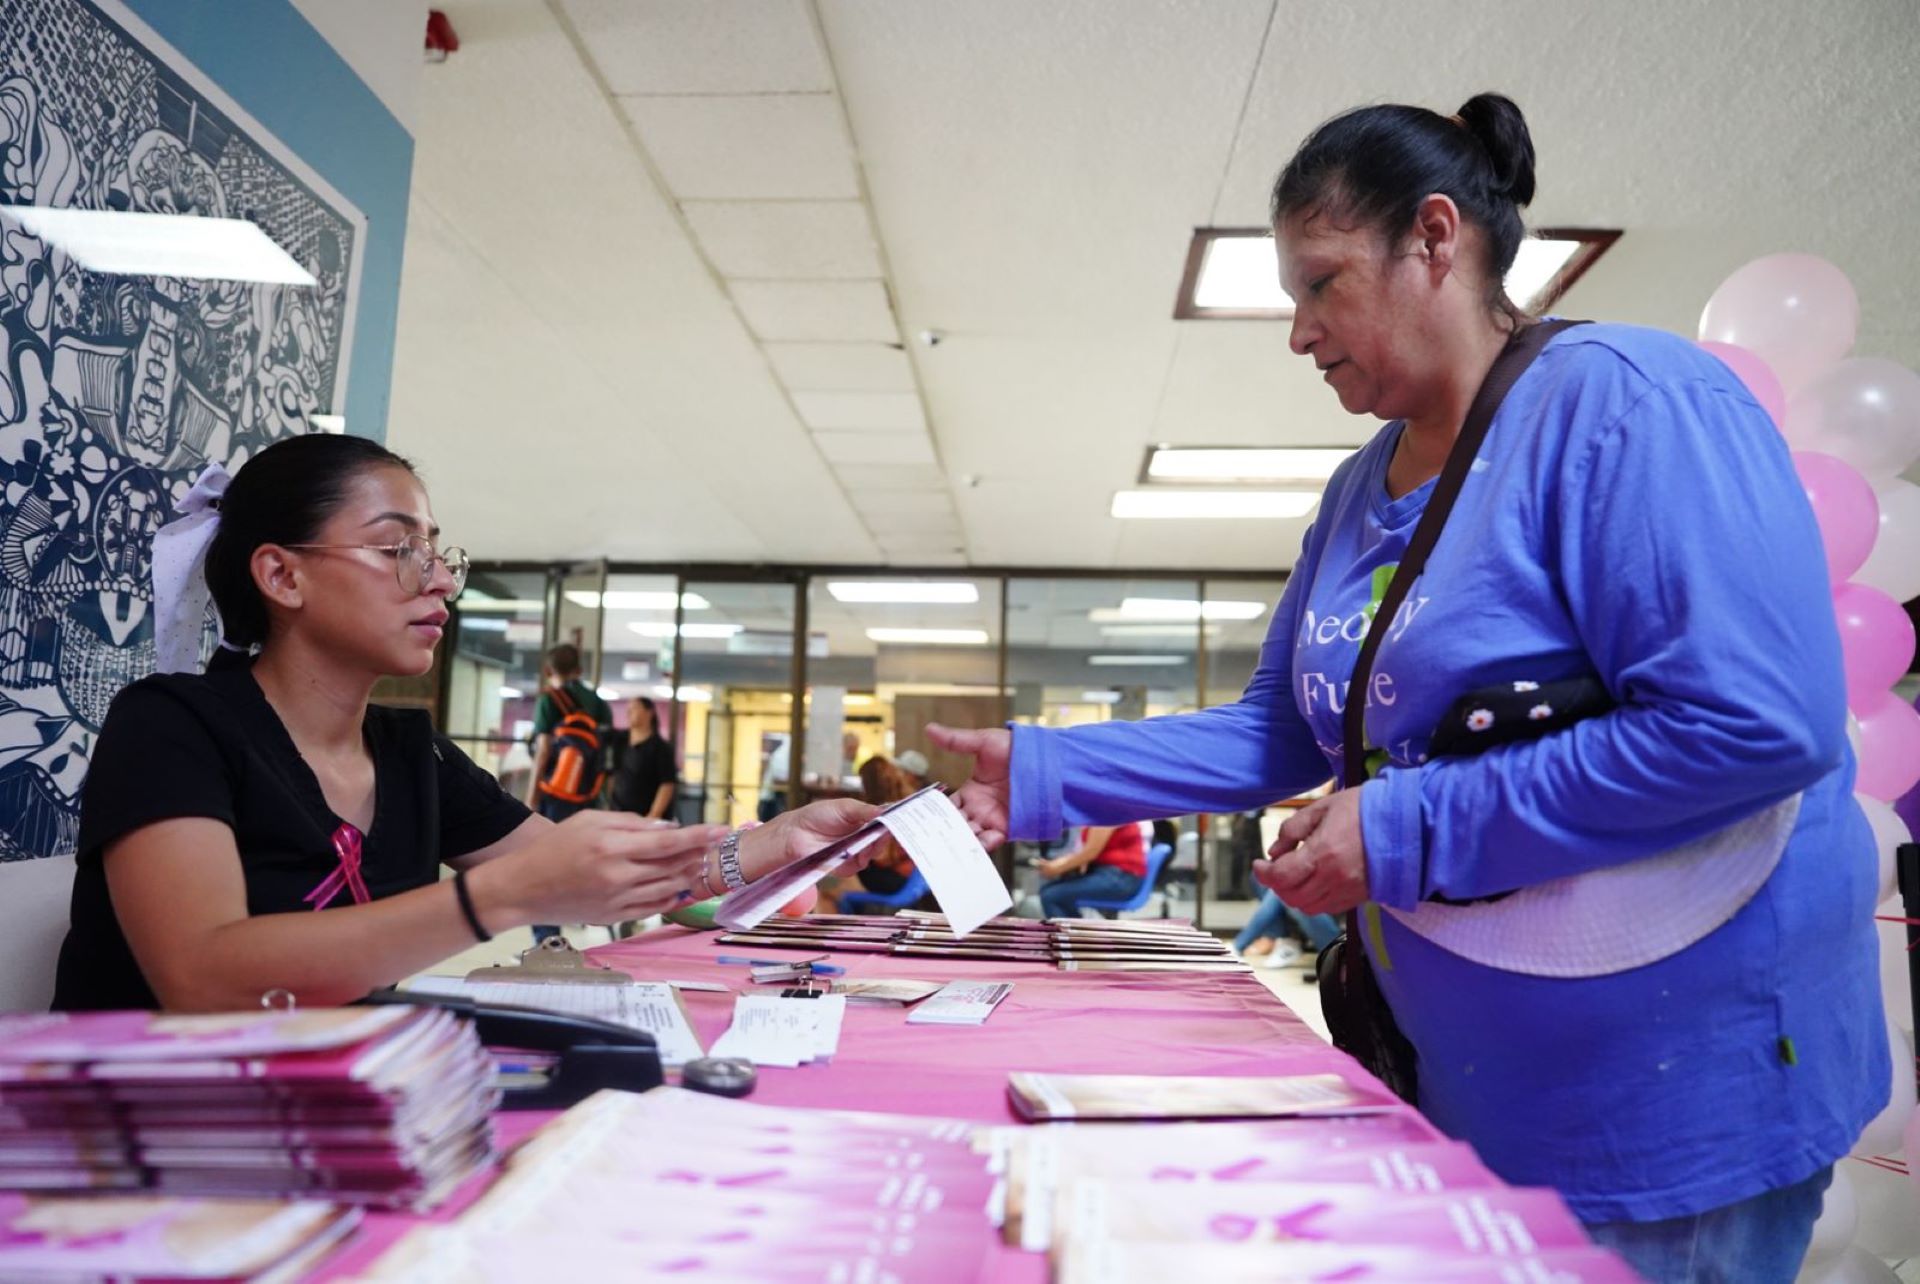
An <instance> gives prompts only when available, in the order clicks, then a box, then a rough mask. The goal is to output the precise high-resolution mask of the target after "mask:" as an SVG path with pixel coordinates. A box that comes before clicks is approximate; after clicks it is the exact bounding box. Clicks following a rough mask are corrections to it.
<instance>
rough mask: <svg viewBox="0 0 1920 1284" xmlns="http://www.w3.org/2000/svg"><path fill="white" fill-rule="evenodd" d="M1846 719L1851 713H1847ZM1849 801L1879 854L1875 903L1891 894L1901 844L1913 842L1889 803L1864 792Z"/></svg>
mask: <svg viewBox="0 0 1920 1284" xmlns="http://www.w3.org/2000/svg"><path fill="white" fill-rule="evenodd" d="M1847 716H1848V718H1849V719H1851V718H1852V716H1853V715H1852V714H1848V715H1847ZM1853 800H1854V801H1855V802H1857V803H1859V804H1860V810H1861V811H1863V812H1865V813H1866V814H1867V824H1868V825H1869V826H1871V827H1872V829H1873V846H1874V850H1875V851H1876V852H1878V853H1879V856H1880V882H1879V885H1878V886H1879V889H1880V890H1878V891H1877V892H1875V893H1874V894H1873V903H1874V904H1876V905H1878V904H1880V903H1881V902H1882V901H1884V900H1886V899H1887V898H1888V897H1889V896H1892V895H1893V893H1894V882H1895V875H1896V873H1897V872H1898V871H1897V866H1896V865H1895V863H1894V857H1895V855H1896V854H1897V852H1898V850H1899V847H1900V844H1901V843H1910V842H1912V841H1913V835H1912V834H1909V833H1908V832H1907V822H1906V821H1904V820H1902V819H1900V813H1899V812H1897V811H1895V810H1894V809H1893V804H1892V803H1883V802H1881V801H1880V800H1879V799H1878V798H1869V797H1867V796H1866V795H1865V794H1855V795H1854V796H1853Z"/></svg>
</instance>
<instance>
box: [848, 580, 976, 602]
mask: <svg viewBox="0 0 1920 1284" xmlns="http://www.w3.org/2000/svg"><path fill="white" fill-rule="evenodd" d="M827 592H829V593H831V594H833V597H834V600H835V601H836V602H902V603H913V604H916V605H929V606H935V605H953V606H964V605H967V604H969V603H973V602H978V601H979V600H980V590H979V588H978V587H976V586H975V585H974V583H973V581H971V580H832V581H829V582H828V584H827Z"/></svg>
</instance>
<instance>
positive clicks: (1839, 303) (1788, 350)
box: [1699, 254, 1860, 397]
mask: <svg viewBox="0 0 1920 1284" xmlns="http://www.w3.org/2000/svg"><path fill="white" fill-rule="evenodd" d="M1859 328H1860V300H1859V299H1858V298H1857V297H1855V295H1854V293H1853V283H1852V282H1850V281H1848V280H1847V276H1846V273H1844V272H1842V271H1841V270H1840V269H1839V268H1837V267H1835V266H1834V265H1833V264H1831V263H1829V262H1827V261H1826V260H1825V259H1823V258H1819V257H1817V256H1816V255H1812V254H1769V255H1767V256H1766V257H1765V258H1761V259H1755V260H1754V261H1753V262H1751V263H1748V264H1746V265H1745V266H1744V267H1741V268H1737V269H1735V271H1734V273H1733V275H1732V276H1729V277H1728V278H1727V279H1726V280H1724V281H1722V282H1721V283H1720V288H1719V289H1717V290H1715V291H1714V292H1713V297H1712V298H1710V299H1708V300H1707V306H1706V310H1705V311H1703V312H1701V314H1700V336H1699V337H1700V338H1702V339H1710V340H1712V341H1713V342H1715V343H1732V344H1737V345H1738V346H1740V347H1742V348H1746V349H1747V350H1748V351H1750V352H1752V353H1753V354H1754V355H1756V356H1758V357H1759V358H1760V359H1761V360H1762V361H1765V362H1766V363H1767V365H1769V366H1770V367H1772V369H1773V373H1774V374H1775V375H1777V376H1778V377H1779V379H1780V386H1781V387H1783V388H1785V389H1786V391H1787V395H1788V396H1789V397H1791V396H1792V395H1793V394H1794V393H1795V392H1797V391H1799V390H1800V389H1801V388H1804V387H1805V386H1806V385H1807V384H1809V383H1811V382H1812V381H1813V377H1814V376H1815V375H1817V374H1819V373H1820V372H1821V371H1822V370H1825V369H1826V368H1827V367H1828V366H1831V365H1832V364H1834V363H1835V362H1836V361H1838V360H1840V358H1842V357H1844V356H1846V355H1847V353H1848V352H1850V351H1851V350H1852V349H1853V337H1854V334H1855V332H1856V331H1857V330H1858V329H1859Z"/></svg>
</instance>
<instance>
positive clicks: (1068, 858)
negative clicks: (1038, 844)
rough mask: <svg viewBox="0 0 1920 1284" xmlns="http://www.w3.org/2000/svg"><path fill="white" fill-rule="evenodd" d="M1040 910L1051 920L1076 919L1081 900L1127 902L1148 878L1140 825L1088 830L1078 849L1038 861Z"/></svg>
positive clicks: (1083, 833)
mask: <svg viewBox="0 0 1920 1284" xmlns="http://www.w3.org/2000/svg"><path fill="white" fill-rule="evenodd" d="M1038 869H1039V870H1040V874H1041V877H1043V878H1045V879H1046V880H1047V881H1046V882H1044V883H1042V884H1040V910H1041V913H1042V914H1043V915H1044V916H1045V917H1047V918H1078V917H1080V902H1082V901H1124V900H1126V899H1127V898H1128V897H1130V896H1132V895H1133V894H1134V893H1135V892H1137V891H1139V890H1140V880H1141V879H1143V878H1145V877H1146V876H1147V848H1146V839H1145V837H1144V836H1143V835H1142V834H1141V832H1140V826H1138V825H1133V824H1121V825H1113V826H1107V825H1089V826H1087V827H1086V828H1085V829H1082V830H1081V831H1080V846H1079V847H1077V848H1075V849H1074V850H1073V851H1070V852H1068V853H1066V854H1065V855H1064V856H1055V857H1053V858H1052V859H1050V860H1043V861H1041V862H1040V864H1039V866H1038Z"/></svg>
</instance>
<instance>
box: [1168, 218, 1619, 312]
mask: <svg viewBox="0 0 1920 1284" xmlns="http://www.w3.org/2000/svg"><path fill="white" fill-rule="evenodd" d="M1619 239H1620V233H1619V231H1618V230H1616V229H1612V228H1584V227H1543V228H1539V229H1537V230H1536V231H1535V232H1534V234H1533V235H1532V236H1530V237H1528V238H1527V239H1525V240H1523V241H1522V242H1521V243H1520V252H1519V253H1518V254H1517V255H1515V256H1514V261H1513V267H1512V269H1511V270H1509V271H1508V273H1507V279H1506V281H1505V283H1504V284H1505V286H1506V291H1507V297H1508V298H1510V299H1512V300H1513V301H1514V302H1515V303H1516V304H1518V305H1519V306H1520V307H1521V308H1523V309H1525V310H1526V311H1529V312H1539V311H1542V310H1544V309H1546V308H1548V307H1550V306H1552V305H1553V304H1554V303H1555V302H1556V301H1557V300H1558V299H1559V298H1560V296H1561V295H1562V294H1565V293H1566V291H1567V288H1568V287H1569V286H1571V285H1572V284H1573V283H1574V282H1575V281H1576V280H1578V279H1579V277H1580V274H1581V273H1583V272H1585V271H1586V270H1587V269H1588V268H1589V267H1591V266H1592V265H1593V262H1594V260H1596V259H1598V258H1599V257H1600V256H1601V255H1602V254H1605V253H1606V252H1607V250H1608V249H1609V248H1610V247H1611V246H1612V245H1613V243H1614V242H1615V241H1617V240H1619ZM1173 315H1174V318H1175V319H1176V320H1181V321H1197V320H1221V321H1271V320H1286V319H1289V318H1291V317H1292V316H1293V300H1292V299H1291V298H1289V297H1288V295H1287V292H1286V291H1285V290H1283V289H1281V288H1280V264H1279V259H1278V258H1277V257H1276V254H1275V251H1274V245H1273V233H1272V231H1271V230H1269V229H1267V228H1258V227H1250V228H1233V227H1202V228H1195V229H1194V233H1193V240H1192V242H1191V243H1190V244H1189V245H1188V247H1187V263H1186V269H1185V273H1184V275H1183V276H1182V277H1181V281H1180V293H1179V295H1178V296H1177V297H1176V298H1175V300H1174V305H1173Z"/></svg>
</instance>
